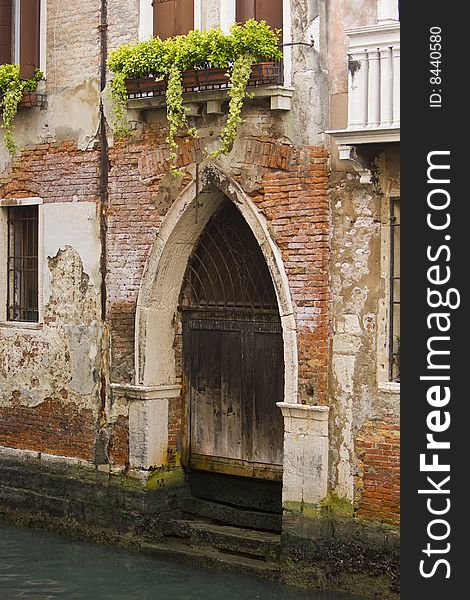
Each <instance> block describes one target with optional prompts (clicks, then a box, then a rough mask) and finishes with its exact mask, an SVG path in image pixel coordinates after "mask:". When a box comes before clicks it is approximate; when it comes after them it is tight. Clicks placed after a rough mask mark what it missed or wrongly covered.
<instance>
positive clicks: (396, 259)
mask: <svg viewBox="0 0 470 600" xmlns="http://www.w3.org/2000/svg"><path fill="white" fill-rule="evenodd" d="M389 335H390V340H389V379H390V381H396V382H398V381H400V198H390V323H389Z"/></svg>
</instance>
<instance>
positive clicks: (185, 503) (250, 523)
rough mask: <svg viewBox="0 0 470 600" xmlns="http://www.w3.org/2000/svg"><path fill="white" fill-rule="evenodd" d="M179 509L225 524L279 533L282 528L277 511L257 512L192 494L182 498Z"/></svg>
mask: <svg viewBox="0 0 470 600" xmlns="http://www.w3.org/2000/svg"><path fill="white" fill-rule="evenodd" d="M180 509H181V510H182V511H183V513H189V514H190V515H196V516H198V517H202V518H204V519H211V520H212V521H218V522H219V523H223V524H225V525H232V526H234V527H242V528H243V527H244V528H249V529H257V530H262V531H271V532H277V533H280V532H281V529H282V515H281V514H277V513H265V512H257V511H255V510H247V509H243V508H237V507H235V506H230V505H228V504H218V503H217V502H211V501H209V500H202V499H201V498H196V497H194V496H192V497H188V498H183V499H182V501H181V506H180Z"/></svg>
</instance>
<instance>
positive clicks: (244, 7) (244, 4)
mask: <svg viewBox="0 0 470 600" xmlns="http://www.w3.org/2000/svg"><path fill="white" fill-rule="evenodd" d="M255 17H256V10H255V0H237V13H236V17H235V18H236V21H237V23H246V22H247V21H248V19H254V18H255Z"/></svg>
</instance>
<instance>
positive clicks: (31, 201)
mask: <svg viewBox="0 0 470 600" xmlns="http://www.w3.org/2000/svg"><path fill="white" fill-rule="evenodd" d="M11 206H37V207H38V320H37V322H36V321H35V322H30V321H9V320H8V319H7V302H8V298H7V277H8V265H7V260H8V208H9V207H11ZM42 207H43V200H42V198H38V197H35V196H32V197H29V198H18V199H0V328H2V327H8V328H15V329H42V326H43V302H42V298H43V276H42V268H43V248H44V243H43V222H44V221H43V211H42Z"/></svg>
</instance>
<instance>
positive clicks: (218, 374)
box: [183, 311, 284, 480]
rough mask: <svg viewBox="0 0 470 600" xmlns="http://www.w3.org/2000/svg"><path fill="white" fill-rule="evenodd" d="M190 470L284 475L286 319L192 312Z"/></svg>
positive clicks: (188, 338)
mask: <svg viewBox="0 0 470 600" xmlns="http://www.w3.org/2000/svg"><path fill="white" fill-rule="evenodd" d="M183 331H184V348H185V351H186V353H185V357H186V369H185V370H186V386H187V400H189V407H188V408H189V410H188V412H189V420H190V452H189V458H190V465H191V467H193V468H196V469H202V470H210V471H215V472H221V473H227V474H232V475H241V476H249V477H256V478H261V479H275V480H276V479H280V478H281V477H282V448H283V422H282V416H281V411H280V410H279V408H278V407H277V406H276V402H280V401H282V397H283V387H284V376H283V373H284V368H283V363H284V361H283V350H282V334H281V329H280V324H279V322H278V320H277V321H276V320H274V319H273V318H270V316H269V315H264V318H261V316H260V315H256V314H253V313H252V314H247V313H244V314H237V313H235V312H231V313H230V314H228V313H227V312H224V313H220V312H197V311H191V312H189V313H188V314H187V315H186V317H185V320H184V330H183Z"/></svg>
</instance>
